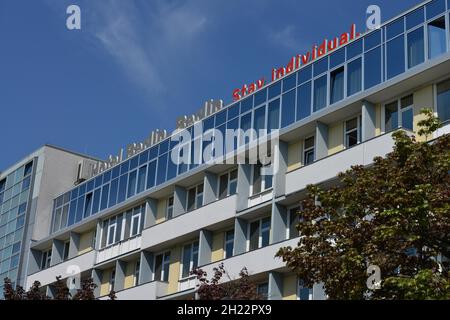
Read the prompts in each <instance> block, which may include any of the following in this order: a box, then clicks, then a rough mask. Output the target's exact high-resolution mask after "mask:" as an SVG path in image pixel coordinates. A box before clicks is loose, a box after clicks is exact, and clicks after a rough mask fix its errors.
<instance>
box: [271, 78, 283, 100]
mask: <svg viewBox="0 0 450 320" xmlns="http://www.w3.org/2000/svg"><path fill="white" fill-rule="evenodd" d="M280 94H281V81H278V82H276V83H275V84H273V85H271V86H270V87H269V100H271V99H273V98H275V97H276V96H279V95H280Z"/></svg>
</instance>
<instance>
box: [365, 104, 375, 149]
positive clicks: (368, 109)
mask: <svg viewBox="0 0 450 320" xmlns="http://www.w3.org/2000/svg"><path fill="white" fill-rule="evenodd" d="M361 122H362V123H361V140H362V141H361V142H364V141H367V140H369V139H372V138H374V137H375V129H376V111H375V105H374V104H372V103H370V102H368V101H365V100H364V101H363V104H362V115H361Z"/></svg>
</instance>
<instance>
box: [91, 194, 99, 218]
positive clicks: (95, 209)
mask: <svg viewBox="0 0 450 320" xmlns="http://www.w3.org/2000/svg"><path fill="white" fill-rule="evenodd" d="M99 205H100V188H99V189H96V190H95V191H94V200H93V202H92V214H95V213H97V212H98V208H99Z"/></svg>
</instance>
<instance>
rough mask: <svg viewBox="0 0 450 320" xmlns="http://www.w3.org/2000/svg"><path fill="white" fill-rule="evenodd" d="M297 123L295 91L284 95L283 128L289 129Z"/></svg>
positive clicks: (282, 109)
mask: <svg viewBox="0 0 450 320" xmlns="http://www.w3.org/2000/svg"><path fill="white" fill-rule="evenodd" d="M294 121H295V90H292V91H289V92H288V93H285V94H284V95H283V100H282V108H281V127H282V128H284V127H287V126H288V125H290V124H291V123H293V122H294Z"/></svg>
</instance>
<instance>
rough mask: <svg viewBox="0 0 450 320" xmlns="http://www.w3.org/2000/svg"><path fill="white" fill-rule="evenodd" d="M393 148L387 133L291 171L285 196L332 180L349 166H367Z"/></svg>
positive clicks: (391, 139)
mask: <svg viewBox="0 0 450 320" xmlns="http://www.w3.org/2000/svg"><path fill="white" fill-rule="evenodd" d="M393 147H394V140H393V138H392V133H387V134H384V135H381V136H378V137H376V138H373V139H371V140H368V141H366V142H364V143H361V144H359V145H357V146H354V147H352V148H350V149H347V150H344V151H341V152H339V153H336V154H334V155H331V156H329V157H326V158H324V159H321V160H318V161H316V162H314V163H312V164H310V165H308V166H305V167H302V168H300V169H297V170H295V171H292V172H290V173H288V174H287V175H286V194H291V193H294V192H297V191H301V190H303V189H305V188H306V186H308V185H310V184H318V183H322V182H325V181H327V180H330V179H333V178H335V177H336V176H337V175H338V174H339V173H340V172H344V171H346V170H348V169H350V167H351V166H354V165H369V164H371V163H373V158H375V157H377V156H381V157H384V156H386V155H387V154H388V153H390V152H392V150H393Z"/></svg>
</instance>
